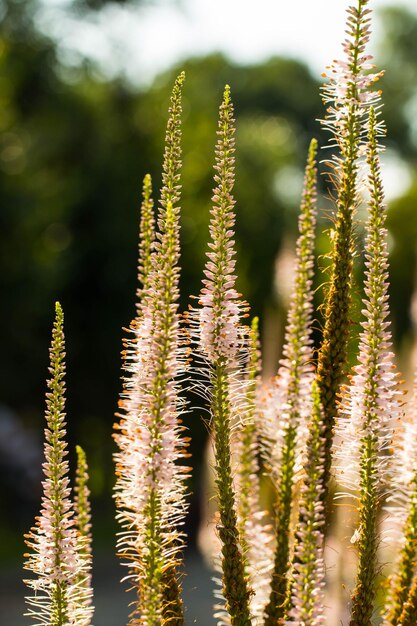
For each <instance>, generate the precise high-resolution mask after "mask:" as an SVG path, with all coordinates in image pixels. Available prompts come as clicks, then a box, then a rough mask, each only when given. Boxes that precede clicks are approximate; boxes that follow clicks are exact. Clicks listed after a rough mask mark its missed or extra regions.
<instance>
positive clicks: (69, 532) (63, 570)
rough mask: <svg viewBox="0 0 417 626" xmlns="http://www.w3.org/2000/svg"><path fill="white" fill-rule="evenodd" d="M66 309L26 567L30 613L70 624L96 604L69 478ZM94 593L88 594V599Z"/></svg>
mask: <svg viewBox="0 0 417 626" xmlns="http://www.w3.org/2000/svg"><path fill="white" fill-rule="evenodd" d="M63 325H64V314H63V312H62V308H61V306H60V304H59V303H56V305H55V321H54V325H53V329H52V342H51V348H50V351H49V353H50V367H49V372H50V375H51V378H50V379H49V380H48V383H47V385H48V389H49V391H48V393H47V394H46V413H45V417H46V429H45V445H44V453H45V461H44V464H43V470H44V474H45V480H44V482H43V497H42V508H41V513H40V516H39V517H38V518H37V520H36V525H35V526H34V528H32V530H31V531H30V533H29V534H28V535H27V536H26V543H27V545H28V547H29V548H30V550H31V551H30V553H29V554H27V555H25V556H26V557H27V560H26V562H25V569H28V570H30V571H31V572H33V573H34V574H35V575H36V578H32V579H28V580H25V581H24V582H25V583H26V585H28V586H29V587H31V588H32V589H33V590H34V592H35V595H34V596H32V597H28V598H27V599H26V600H27V603H28V605H29V610H28V613H27V615H28V616H29V617H31V619H32V620H35V623H37V624H48V625H49V626H68V625H69V624H77V625H78V624H79V625H80V626H87V625H88V624H89V623H90V619H91V613H92V608H91V607H90V606H88V607H86V604H85V602H84V601H85V599H86V594H85V593H84V590H83V589H82V588H80V586H79V585H78V582H79V581H80V580H84V578H85V577H88V571H86V567H85V566H86V563H85V561H84V560H83V559H82V558H80V554H79V551H78V542H77V534H76V529H75V527H74V519H73V514H74V510H73V504H72V502H71V498H70V487H69V478H68V470H69V467H68V461H66V460H65V457H66V455H67V444H66V442H65V435H66V432H65V427H66V424H65V381H64V379H65V339H64V331H63ZM88 598H89V594H88V593H87V599H88Z"/></svg>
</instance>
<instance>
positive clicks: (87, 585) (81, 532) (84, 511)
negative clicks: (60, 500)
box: [74, 446, 93, 624]
mask: <svg viewBox="0 0 417 626" xmlns="http://www.w3.org/2000/svg"><path fill="white" fill-rule="evenodd" d="M76 452H77V472H76V475H75V487H74V496H75V497H74V511H75V516H74V521H75V527H76V529H77V543H78V554H79V557H80V559H81V560H82V561H83V563H84V567H83V571H82V573H81V574H80V575H79V576H78V580H77V585H78V586H79V587H80V590H81V591H82V592H83V593H82V596H83V603H84V606H85V609H86V614H87V613H88V611H89V612H90V622H88V623H89V624H90V623H91V618H92V616H93V610H92V607H91V604H92V598H93V591H92V586H91V581H92V573H91V567H92V536H91V504H90V490H89V488H88V479H89V477H88V465H87V457H86V455H85V452H84V450H83V449H82V448H81V446H77V447H76Z"/></svg>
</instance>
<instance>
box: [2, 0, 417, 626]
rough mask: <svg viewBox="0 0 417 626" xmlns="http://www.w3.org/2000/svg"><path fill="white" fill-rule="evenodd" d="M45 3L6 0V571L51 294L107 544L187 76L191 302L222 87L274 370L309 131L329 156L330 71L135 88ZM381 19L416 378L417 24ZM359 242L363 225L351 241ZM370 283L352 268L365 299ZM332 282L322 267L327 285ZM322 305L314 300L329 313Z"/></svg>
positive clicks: (186, 271)
mask: <svg viewBox="0 0 417 626" xmlns="http://www.w3.org/2000/svg"><path fill="white" fill-rule="evenodd" d="M105 4H106V3H105V2H102V1H101V0H84V1H83V0H74V1H73V2H72V3H67V8H66V10H67V11H68V12H69V14H71V15H72V16H75V17H76V18H77V20H82V19H83V18H84V16H86V19H87V17H88V18H89V19H91V16H94V15H99V14H100V12H101V11H103V10H104V8H105V7H104V5H105ZM126 4H128V0H126ZM40 6H41V4H39V3H38V2H36V1H35V0H28V1H23V0H22V1H19V0H2V1H1V2H0V17H1V35H0V133H1V134H0V206H1V208H0V238H1V244H0V261H1V268H2V270H1V275H0V290H1V303H2V305H1V307H0V334H1V341H0V345H1V350H0V373H1V375H0V502H1V511H2V515H1V516H0V536H1V539H0V567H2V568H3V569H2V570H1V571H2V572H5V571H6V569H5V568H6V567H7V568H12V570H11V571H13V572H17V571H18V568H20V564H21V561H22V557H21V554H22V552H23V550H24V547H23V543H22V533H23V532H26V531H27V530H28V528H29V527H30V526H31V524H32V521H33V517H34V515H35V514H36V513H37V511H38V509H39V498H40V464H41V446H42V431H43V419H44V418H43V404H44V399H43V398H44V390H45V382H44V381H45V378H46V374H47V362H48V345H49V337H50V328H51V323H52V316H53V305H54V301H55V300H60V301H61V303H62V305H63V307H64V311H65V314H66V337H67V370H68V377H67V386H68V405H67V408H68V431H69V441H70V445H71V448H72V449H73V447H74V445H75V442H78V443H80V444H81V445H82V446H83V447H84V448H85V449H86V451H87V455H88V458H89V463H90V468H91V489H92V494H93V507H94V511H95V512H96V515H95V520H94V522H95V545H96V550H97V552H98V553H99V554H100V553H102V554H107V553H108V552H109V551H113V545H114V533H115V532H116V530H117V528H116V526H115V524H114V521H113V516H114V510H113V503H112V498H111V490H112V485H113V480H114V478H113V463H112V460H111V455H112V452H113V442H112V436H111V435H112V424H113V421H114V413H115V411H116V408H117V399H118V394H119V392H120V382H119V381H120V364H121V360H120V350H121V341H122V337H123V331H122V327H124V326H127V325H128V323H129V321H130V319H131V317H132V316H133V315H134V294H135V289H136V284H135V281H136V256H137V235H138V223H139V204H140V189H141V180H142V178H143V176H144V174H145V173H147V172H150V173H151V175H152V177H153V180H154V183H155V188H156V189H157V188H158V187H159V183H160V163H161V155H162V151H163V139H164V129H165V123H166V116H167V108H168V102H169V94H170V88H171V85H172V83H173V80H174V78H175V76H176V74H177V73H178V72H179V71H180V70H181V69H185V70H186V74H187V81H186V85H185V89H184V140H183V148H184V158H183V201H182V206H183V213H182V233H181V236H182V244H183V248H182V260H181V265H182V302H181V306H182V307H183V308H185V307H186V306H187V304H188V301H189V295H190V294H196V293H198V291H199V285H200V280H201V272H202V267H203V262H204V252H205V242H206V238H207V224H208V210H209V207H210V195H211V188H212V163H213V146H214V142H215V132H216V117H217V108H218V104H219V99H220V97H221V93H222V89H223V86H224V84H225V83H226V82H228V83H230V84H231V87H232V95H233V99H234V102H235V107H236V117H237V135H236V138H237V147H238V150H237V185H236V199H237V213H238V221H237V247H238V273H239V288H240V290H241V291H242V293H243V294H244V296H245V298H246V299H247V300H248V301H249V302H250V304H251V307H252V311H253V313H254V314H257V315H260V316H261V319H262V320H263V326H262V332H263V337H264V345H265V359H266V370H267V372H268V373H273V371H274V368H275V367H276V363H277V359H278V357H279V346H280V341H281V337H282V323H283V319H284V318H285V308H286V304H287V298H288V287H287V284H286V283H287V281H288V264H289V263H290V262H291V259H292V256H291V254H292V253H291V250H292V247H293V242H294V238H295V234H296V222H297V209H298V201H299V195H300V191H301V183H302V170H303V163H304V159H305V154H306V149H307V146H308V143H309V141H310V139H311V137H312V136H313V135H315V136H318V137H319V140H320V143H321V145H325V144H326V142H327V137H326V136H325V135H323V134H322V132H321V130H320V126H319V123H318V122H317V121H316V120H317V119H318V118H321V117H322V116H323V113H324V112H323V106H322V104H321V99H320V94H319V87H320V78H319V77H318V76H317V75H316V74H315V73H314V71H313V70H311V69H310V68H309V67H308V66H307V65H305V64H303V63H302V62H301V61H297V60H291V59H288V58H278V57H275V58H271V59H269V60H267V61H264V62H260V63H258V64H247V65H243V64H239V63H237V62H233V61H231V60H229V59H228V58H226V57H225V56H223V55H222V54H220V53H213V54H210V55H209V56H205V57H198V58H190V59H189V60H186V61H184V62H182V63H181V64H179V65H178V66H177V67H172V68H170V69H168V70H166V71H164V72H163V73H162V74H159V75H157V76H156V77H155V78H154V80H152V81H151V82H149V80H148V81H147V82H146V81H144V82H143V84H141V85H139V86H138V85H137V84H136V85H135V84H133V83H132V81H131V80H130V81H129V80H128V79H127V78H126V77H125V75H124V74H123V72H122V71H120V73H119V74H118V73H117V72H113V74H112V76H111V77H109V75H106V73H105V72H103V71H102V68H100V67H98V66H97V64H96V63H95V62H94V61H92V60H91V58H90V59H89V58H86V57H83V56H82V55H79V57H77V62H74V60H73V59H72V61H71V63H67V62H66V61H65V58H63V55H62V54H60V53H59V47H58V43H59V42H57V41H56V39H54V38H53V37H52V36H48V35H46V34H45V32H44V31H43V30H41V29H40V28H39V20H38V15H39V10H40V9H39V7H40ZM135 7H136V9H137V8H138V3H137V2H136V3H135ZM147 10H151V7H149V6H148V7H147ZM178 10H180V9H178ZM378 19H379V28H378V38H377V42H376V57H377V63H378V67H384V68H386V75H385V77H384V78H383V80H382V89H383V90H384V104H385V106H384V117H385V119H386V121H387V127H388V131H389V132H388V138H387V145H388V148H389V149H388V153H387V159H386V160H387V174H388V179H389V180H388V182H390V181H391V183H394V185H393V186H394V188H395V190H396V192H395V194H394V197H390V202H389V206H390V209H389V228H390V251H391V308H392V320H393V325H394V335H395V341H396V344H397V348H398V352H399V355H400V365H401V367H402V369H403V370H406V371H407V372H408V371H409V370H410V364H411V363H412V361H413V354H414V352H413V350H414V347H413V343H414V341H413V330H414V329H413V326H414V324H415V323H416V320H417V296H414V297H413V293H414V290H415V287H416V261H417V259H416V255H417V170H416V167H415V166H416V161H417V121H416V120H417V13H412V12H410V11H408V10H406V9H401V8H398V7H397V8H384V9H383V10H382V11H381V12H380V13H379V14H378ZM320 45H325V42H322V43H321V44H320ZM321 158H323V159H325V158H326V153H325V152H323V153H322V155H321ZM323 169H325V166H323ZM396 179H398V180H396ZM401 181H403V184H402V185H401ZM321 186H322V191H323V195H324V199H322V200H321V208H322V209H323V215H324V218H322V220H321V225H320V232H321V234H320V236H319V238H318V247H319V250H318V252H319V254H320V255H321V260H320V261H319V266H320V267H323V266H325V264H326V260H325V255H326V252H327V242H328V236H327V234H326V233H325V232H324V231H326V229H328V228H329V222H328V221H327V220H326V217H325V216H326V215H328V213H329V211H330V209H331V202H330V200H329V199H328V197H329V191H328V190H327V189H326V184H325V177H322V181H321ZM362 236H363V233H362V230H361V226H358V229H357V240H358V245H360V242H361V239H362ZM360 274H361V268H360V267H359V268H358V281H357V286H356V292H357V294H358V295H360V280H359V278H360ZM325 280H326V276H325V274H324V275H323V274H319V275H318V278H317V286H319V285H320V284H322V283H323V282H324V281H325ZM320 297H321V290H318V291H317V303H318V304H319V302H320ZM413 312H414V315H413ZM319 324H320V321H318V326H319ZM187 425H188V426H189V427H190V429H191V431H192V437H193V444H192V453H193V458H194V462H193V465H194V467H195V468H196V471H195V472H194V476H193V479H192V486H191V488H192V491H193V492H194V494H196V495H195V496H193V497H192V502H191V509H190V510H191V513H190V520H189V529H190V536H191V543H193V541H194V540H195V529H196V527H197V524H198V518H199V496H198V493H197V492H198V490H199V486H200V483H201V462H202V455H203V447H204V442H205V439H206V429H205V427H204V426H203V425H202V423H201V420H200V419H199V416H198V415H197V414H195V413H193V414H191V415H190V416H188V417H187ZM71 460H72V461H73V460H74V459H73V453H72V452H71ZM104 562H105V564H106V565H105V567H107V565H108V564H107V561H104ZM13 568H15V569H13ZM13 575H17V574H13ZM18 575H19V576H20V573H19V574H18ZM117 576H118V573H116V575H115V578H117ZM0 580H1V577H0ZM4 580H6V575H4ZM1 610H2V609H0V613H1ZM4 615H6V613H5V614H4ZM122 621H123V620H121V621H120V624H121V623H122ZM1 623H3V621H2V622H1ZM5 623H6V622H5ZM8 623H9V624H10V626H11V623H10V622H8ZM16 623H23V622H16ZM115 626H117V624H115Z"/></svg>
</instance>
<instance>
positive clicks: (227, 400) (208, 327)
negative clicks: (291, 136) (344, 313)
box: [192, 86, 251, 626]
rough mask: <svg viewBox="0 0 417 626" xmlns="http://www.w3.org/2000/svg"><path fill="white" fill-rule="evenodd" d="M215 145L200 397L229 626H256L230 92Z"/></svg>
mask: <svg viewBox="0 0 417 626" xmlns="http://www.w3.org/2000/svg"><path fill="white" fill-rule="evenodd" d="M217 134H218V141H217V145H216V152H215V153H216V163H215V170H216V174H215V177H214V178H215V182H216V184H217V186H216V188H215V189H214V194H213V208H212V210H211V220H210V237H211V241H210V243H209V248H210V251H209V252H208V253H207V256H208V261H207V263H206V267H205V271H204V273H205V279H204V281H203V285H204V287H203V289H202V291H201V294H200V298H199V303H200V306H201V308H200V309H198V310H195V311H194V312H193V315H192V321H193V323H194V335H195V339H196V341H197V344H198V345H197V349H196V356H197V358H198V359H199V360H203V362H204V363H205V364H206V366H207V370H208V385H207V383H206V382H205V381H204V383H203V384H202V385H201V391H202V393H203V395H204V397H208V399H209V406H210V414H211V429H212V434H213V442H214V455H215V470H216V479H215V480H216V486H217V499H218V506H219V520H220V521H219V523H218V525H217V530H218V533H219V538H220V542H221V552H222V591H223V597H224V601H225V610H226V612H227V615H226V616H225V618H224V619H225V620H226V621H230V623H231V624H232V626H249V624H251V613H250V595H251V591H250V588H249V584H248V577H247V573H246V571H245V557H244V554H243V548H242V543H241V539H242V538H241V537H240V535H239V527H238V519H237V512H236V502H235V492H234V487H233V476H232V468H231V426H232V422H233V419H234V417H235V416H236V415H237V414H238V410H239V402H238V401H237V395H238V394H237V388H240V389H242V386H241V385H242V383H241V380H239V379H240V371H241V366H240V359H241V356H242V351H243V352H244V353H246V351H247V348H246V342H245V340H244V339H243V336H244V329H243V327H242V325H241V322H240V319H241V316H242V314H243V313H244V312H245V306H244V305H243V303H241V302H240V300H239V296H238V294H237V292H236V289H235V279H236V277H235V276H234V274H233V271H234V268H235V261H234V255H235V251H234V241H233V229H234V221H235V216H234V212H233V206H234V203H235V201H234V199H233V196H232V190H233V185H234V156H233V153H234V137H233V135H234V120H233V105H232V102H231V99H230V88H229V86H226V87H225V90H224V96H223V102H222V104H221V106H220V112H219V125H218V131H217Z"/></svg>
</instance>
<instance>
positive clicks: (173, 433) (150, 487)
mask: <svg viewBox="0 0 417 626" xmlns="http://www.w3.org/2000/svg"><path fill="white" fill-rule="evenodd" d="M183 82H184V74H181V75H180V76H179V77H178V78H177V80H176V82H175V85H174V88H173V91H172V96H171V107H170V111H169V120H168V126H167V132H166V140H165V141H166V144H165V153H164V163H163V188H162V190H161V200H160V206H159V212H158V226H159V232H158V233H157V235H156V240H155V242H154V243H153V241H152V232H153V229H152V226H153V222H152V217H151V215H152V213H151V206H150V200H149V198H150V187H149V185H148V183H149V182H150V181H147V180H146V179H145V191H144V210H148V213H147V218H146V219H145V217H144V215H143V213H142V218H143V219H142V229H141V233H142V234H141V245H140V260H139V279H140V280H141V283H142V285H144V286H146V289H147V291H146V293H145V292H142V293H141V295H142V299H141V301H140V303H139V305H138V316H137V318H136V320H134V322H133V323H132V324H131V327H130V331H131V333H132V335H133V340H131V341H128V342H127V350H126V351H125V358H126V363H125V370H126V371H127V372H128V377H127V378H126V379H125V385H124V392H123V395H122V400H121V407H122V409H123V410H124V414H123V416H122V418H121V420H120V424H119V426H118V432H117V433H116V441H117V443H118V446H119V452H118V454H117V455H116V463H117V472H118V480H117V483H116V501H117V505H118V514H117V516H118V518H119V520H120V521H121V523H122V526H123V527H124V532H123V533H122V534H121V536H120V538H119V541H118V546H119V550H120V553H121V556H123V557H124V558H126V559H127V567H128V568H129V576H128V578H129V580H130V581H131V582H132V584H133V586H134V587H135V588H136V590H137V593H138V601H137V603H136V604H135V606H134V609H133V612H132V615H131V620H130V622H129V623H130V624H131V625H132V626H133V624H134V625H135V626H136V625H137V624H140V625H141V626H161V624H166V623H168V622H169V623H170V624H172V625H173V626H182V625H183V624H184V615H183V607H182V600H181V595H180V592H181V587H180V580H179V575H178V571H177V568H178V566H179V564H180V563H181V551H182V549H183V543H184V540H183V532H182V531H181V530H180V527H181V525H182V524H183V520H184V516H185V512H186V503H185V478H186V477H187V474H188V469H189V468H187V467H184V466H183V465H180V464H178V463H179V461H181V459H184V458H185V457H187V456H188V455H187V453H186V445H187V440H186V438H184V437H183V435H182V433H183V427H182V426H181V420H180V414H181V411H182V409H183V403H182V400H181V398H180V397H179V388H178V376H179V374H180V373H181V372H182V370H183V367H184V361H185V356H184V348H183V346H182V342H181V340H180V328H179V314H178V297H179V290H178V282H179V267H178V260H179V206H178V201H179V199H180V185H179V180H180V178H179V177H180V166H181V162H180V156H181V147H180V140H181V92H182V85H183ZM144 224H145V226H146V225H147V226H146V227H145V226H144ZM147 228H148V230H147ZM146 233H148V234H146ZM149 253H151V258H150V263H149Z"/></svg>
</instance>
